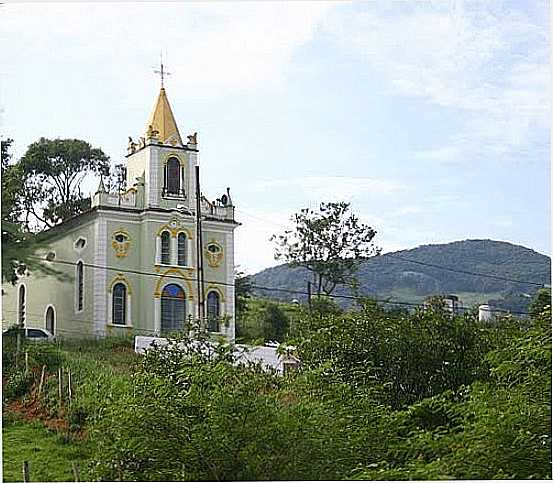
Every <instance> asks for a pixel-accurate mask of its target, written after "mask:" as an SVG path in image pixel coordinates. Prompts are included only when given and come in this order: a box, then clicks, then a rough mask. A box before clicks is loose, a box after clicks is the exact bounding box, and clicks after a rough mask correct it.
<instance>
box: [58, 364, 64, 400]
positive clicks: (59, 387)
mask: <svg viewBox="0 0 553 483" xmlns="http://www.w3.org/2000/svg"><path fill="white" fill-rule="evenodd" d="M61 375H62V371H61V367H58V395H59V398H60V406H59V407H60V409H61V401H62V398H63V392H62V383H61Z"/></svg>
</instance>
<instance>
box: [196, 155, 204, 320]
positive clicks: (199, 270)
mask: <svg viewBox="0 0 553 483" xmlns="http://www.w3.org/2000/svg"><path fill="white" fill-rule="evenodd" d="M195 170H196V275H197V284H198V319H199V321H200V324H201V323H202V322H203V317H204V256H203V241H202V215H201V206H202V204H201V190H200V167H199V166H198V165H196V166H195Z"/></svg>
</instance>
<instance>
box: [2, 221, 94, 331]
mask: <svg viewBox="0 0 553 483" xmlns="http://www.w3.org/2000/svg"><path fill="white" fill-rule="evenodd" d="M79 238H83V239H84V240H86V244H85V246H84V247H83V248H82V249H81V250H77V249H76V248H75V245H74V243H75V241H76V240H77V239H79ZM49 251H53V252H54V253H55V260H54V261H53V262H46V263H47V264H48V265H49V266H51V267H52V268H54V269H56V270H58V271H60V272H62V273H63V274H64V275H65V277H66V278H67V280H60V279H58V278H57V277H54V276H51V275H49V276H44V275H41V274H39V273H36V272H33V273H30V274H29V275H25V276H22V277H21V278H20V279H19V280H18V281H17V283H16V285H14V286H12V285H11V284H3V285H2V288H3V291H4V293H3V295H2V328H3V329H5V328H7V327H9V326H11V325H14V324H16V323H17V321H18V318H17V313H18V291H19V287H20V286H21V285H24V286H25V290H26V297H25V298H26V304H25V305H26V324H25V325H26V326H28V327H41V328H46V321H45V315H46V310H47V309H48V307H49V306H52V307H53V309H54V313H55V333H56V335H57V336H60V337H81V336H92V335H93V334H94V325H93V296H92V295H93V284H94V276H93V272H92V270H91V269H90V268H89V267H86V266H85V267H84V269H83V275H84V297H83V310H78V309H77V301H76V300H77V290H76V283H75V281H76V277H75V273H76V266H75V265H74V264H76V263H77V262H78V261H79V260H81V261H83V263H85V264H87V263H93V262H94V220H91V221H87V222H85V223H84V224H83V225H81V226H80V227H78V228H75V229H71V230H70V231H68V232H67V233H66V234H65V235H64V236H62V237H60V238H57V239H55V240H53V241H52V242H51V243H50V244H49V245H48V249H46V250H44V251H41V252H40V253H37V255H39V256H41V257H42V256H44V255H45V253H47V252H49ZM59 262H70V263H71V265H68V264H62V263H59Z"/></svg>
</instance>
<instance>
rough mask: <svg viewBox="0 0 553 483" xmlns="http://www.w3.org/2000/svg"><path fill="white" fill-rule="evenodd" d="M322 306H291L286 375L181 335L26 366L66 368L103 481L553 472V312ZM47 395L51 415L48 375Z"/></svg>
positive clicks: (81, 345)
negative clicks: (410, 311) (493, 322)
mask: <svg viewBox="0 0 553 483" xmlns="http://www.w3.org/2000/svg"><path fill="white" fill-rule="evenodd" d="M319 308H320V307H318V306H317V307H314V310H312V312H311V313H309V312H307V311H302V309H301V308H296V313H295V316H294V318H292V322H293V327H292V329H293V330H291V332H292V333H293V335H294V337H295V343H296V344H297V347H298V355H300V356H301V358H302V360H303V367H302V369H301V370H300V371H298V372H296V373H291V374H288V375H286V376H279V375H276V374H272V373H268V372H264V371H262V370H261V368H260V367H258V366H256V365H254V364H249V365H236V364H235V361H234V359H233V356H232V355H231V353H230V351H229V347H227V346H224V345H222V346H219V347H218V348H213V347H212V346H210V345H209V344H208V343H207V342H206V341H203V340H199V341H198V340H196V341H192V340H189V339H182V340H180V341H178V344H179V345H178V346H177V343H176V342H175V343H174V344H170V345H169V346H166V347H163V348H158V349H155V350H150V351H148V353H147V355H145V356H143V357H138V356H136V355H134V354H132V350H131V347H130V341H125V340H115V341H114V340H105V341H96V342H94V341H90V342H72V343H66V344H64V345H62V346H61V347H59V348H58V349H57V350H58V355H59V358H58V359H56V358H55V357H51V354H49V353H48V354H45V355H42V356H41V357H42V359H40V362H39V355H35V356H33V357H32V360H33V361H36V362H34V363H33V366H35V365H36V364H41V363H43V364H45V365H47V366H48V367H49V368H51V369H52V370H53V369H54V368H55V367H57V366H56V364H59V363H60V361H61V366H62V367H63V368H64V370H68V369H69V370H71V371H72V375H73V380H74V394H75V397H74V400H73V401H72V404H71V407H70V408H69V407H67V406H64V411H63V413H62V416H63V417H65V418H66V419H67V420H68V421H69V423H70V427H71V429H72V430H75V431H82V430H84V431H85V433H86V434H87V435H88V438H87V440H86V443H83V444H85V445H86V446H84V447H83V448H86V451H87V454H88V455H89V460H88V464H87V465H86V469H85V470H83V471H86V472H87V475H89V477H90V478H92V479H96V480H124V481H133V480H141V481H163V480H165V481H167V480H171V481H174V480H195V481H206V480H210V481H216V480H297V479H305V480H308V479H309V480H320V479H325V480H336V479H374V480H383V479H386V480H394V479H399V480H403V479H405V480H407V479H425V480H431V479H493V478H508V479H511V478H516V479H528V478H540V479H549V478H551V466H550V456H551V436H550V425H551V384H550V383H551V327H550V319H551V312H550V309H546V310H545V311H543V312H542V313H541V314H540V315H538V316H536V317H534V318H533V319H532V320H531V321H528V322H527V323H525V324H524V325H521V324H519V323H518V321H516V320H512V321H508V320H506V321H503V322H501V324H502V325H497V326H486V325H484V324H480V323H479V322H478V321H477V320H476V318H474V317H469V316H467V317H462V318H451V317H450V316H449V315H448V314H446V313H444V312H442V311H440V310H438V309H437V308H434V309H431V310H429V311H426V312H420V313H416V314H414V315H411V316H409V315H407V314H403V313H400V312H399V313H390V312H385V311H383V310H382V309H381V308H379V307H378V306H377V305H376V304H374V303H372V302H370V301H366V302H365V303H364V304H363V305H362V306H361V307H359V308H358V309H356V310H355V311H351V312H348V313H342V312H340V311H334V312H333V313H332V314H328V313H325V312H323V311H322V310H319ZM36 350H37V351H38V352H40V350H39V349H38V348H37V349H36ZM45 361H46V362H45ZM446 363H447V364H446ZM10 367H11V369H10V371H12V372H13V373H17V371H18V368H17V367H16V366H15V365H13V364H12V366H10ZM33 370H34V369H33ZM49 370H50V369H49ZM33 373H34V372H33ZM64 387H65V386H64ZM42 400H43V403H44V405H45V406H46V408H47V409H48V410H49V411H50V412H51V414H57V413H58V411H59V406H58V402H59V401H58V400H57V385H56V381H55V379H51V380H49V381H48V383H47V384H46V386H45V391H44V395H43V398H42ZM18 444H20V443H18V442H17V441H14V445H15V446H16V447H17V445H18ZM83 451H84V449H83ZM83 454H84V453H83ZM67 457H68V458H71V457H72V456H67ZM30 459H31V461H32V460H33V458H30ZM66 466H67V467H68V468H70V464H67V465H66Z"/></svg>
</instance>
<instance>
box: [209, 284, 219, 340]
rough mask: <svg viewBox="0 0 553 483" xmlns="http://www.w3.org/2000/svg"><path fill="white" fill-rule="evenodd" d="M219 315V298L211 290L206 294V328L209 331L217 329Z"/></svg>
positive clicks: (216, 330)
mask: <svg viewBox="0 0 553 483" xmlns="http://www.w3.org/2000/svg"><path fill="white" fill-rule="evenodd" d="M220 316H221V298H220V296H219V294H218V293H217V292H216V291H215V290H212V291H211V292H209V293H208V294H207V329H208V330H210V331H211V332H218V331H219V317H220Z"/></svg>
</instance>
